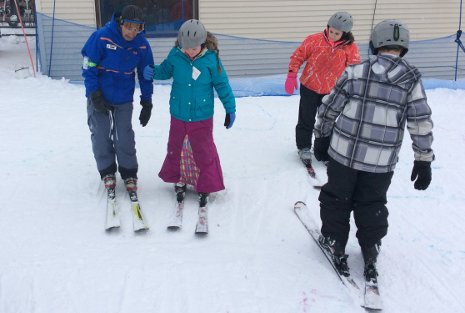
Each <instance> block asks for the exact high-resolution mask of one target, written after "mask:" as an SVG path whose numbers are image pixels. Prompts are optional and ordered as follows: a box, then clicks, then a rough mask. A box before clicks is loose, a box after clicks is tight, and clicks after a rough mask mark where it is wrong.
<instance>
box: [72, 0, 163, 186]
mask: <svg viewBox="0 0 465 313" xmlns="http://www.w3.org/2000/svg"><path fill="white" fill-rule="evenodd" d="M143 32H144V18H143V13H142V10H141V9H140V8H139V7H137V6H135V5H128V6H126V7H124V8H123V10H122V12H121V13H115V14H114V15H113V18H112V20H111V21H110V22H108V23H107V24H106V25H105V26H104V27H102V28H101V29H99V30H97V31H95V32H94V33H93V34H92V35H91V36H90V38H89V39H88V40H87V42H86V44H85V45H84V47H83V48H82V51H81V53H82V55H83V57H84V61H83V66H82V76H83V77H84V83H85V87H86V97H87V115H88V125H89V129H90V132H91V140H92V150H93V153H94V157H95V160H96V162H97V168H98V171H99V172H100V177H101V178H102V179H103V181H104V184H105V187H106V188H112V187H113V188H114V186H115V184H116V177H115V173H116V170H118V171H119V172H120V174H121V177H122V178H123V180H124V182H125V184H126V187H127V188H128V189H129V188H133V189H134V190H135V189H136V188H137V187H136V186H137V169H138V163H137V157H136V148H135V140H134V131H133V129H132V124H131V120H132V111H133V96H134V90H135V76H136V73H137V78H138V80H139V85H140V89H141V99H140V104H141V105H142V110H141V112H140V116H139V120H140V123H141V125H142V126H145V125H147V123H148V121H149V119H150V115H151V111H152V93H153V85H152V82H151V81H148V80H145V79H144V77H143V69H144V67H145V66H146V65H149V64H153V63H154V61H153V56H152V50H151V48H150V45H149V43H148V41H147V39H145V37H144V35H143ZM117 163H118V166H117Z"/></svg>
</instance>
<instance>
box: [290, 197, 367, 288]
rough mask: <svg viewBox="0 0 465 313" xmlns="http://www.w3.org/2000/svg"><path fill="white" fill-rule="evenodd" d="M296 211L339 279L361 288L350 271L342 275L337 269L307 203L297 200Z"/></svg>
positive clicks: (352, 286)
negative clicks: (324, 246)
mask: <svg viewBox="0 0 465 313" xmlns="http://www.w3.org/2000/svg"><path fill="white" fill-rule="evenodd" d="M294 213H295V214H296V215H297V217H298V218H299V220H300V222H301V223H302V224H303V225H304V227H305V229H306V230H307V231H308V233H309V234H310V236H311V237H312V239H313V240H314V241H315V243H316V244H317V245H318V247H319V248H320V250H321V251H322V252H323V254H324V255H325V257H326V259H327V260H328V261H329V263H330V264H331V266H332V268H333V269H334V271H335V272H336V274H337V276H338V277H339V279H340V280H341V282H342V283H343V284H344V285H345V286H347V287H349V288H355V289H356V290H360V287H359V286H358V284H357V283H356V282H355V281H354V279H353V278H352V277H351V276H350V273H348V274H349V275H348V276H344V275H342V274H341V273H340V272H339V270H338V269H337V267H336V265H335V264H334V262H333V260H332V257H331V255H330V254H329V253H328V252H327V251H326V249H325V248H323V247H322V246H321V245H320V242H319V240H318V238H319V237H320V231H319V230H318V228H317V227H316V226H315V225H314V223H313V222H312V219H311V217H310V215H309V212H308V208H307V205H306V204H305V203H304V202H302V201H297V202H296V203H295V204H294Z"/></svg>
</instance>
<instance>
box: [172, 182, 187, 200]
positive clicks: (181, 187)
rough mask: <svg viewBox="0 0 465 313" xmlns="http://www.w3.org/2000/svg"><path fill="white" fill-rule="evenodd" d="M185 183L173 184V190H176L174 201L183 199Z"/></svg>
mask: <svg viewBox="0 0 465 313" xmlns="http://www.w3.org/2000/svg"><path fill="white" fill-rule="evenodd" d="M186 189H187V185H186V184H183V183H177V184H175V185H174V191H175V192H176V201H177V202H178V203H181V202H183V201H184V197H185V196H186Z"/></svg>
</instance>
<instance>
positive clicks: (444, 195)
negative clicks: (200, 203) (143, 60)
mask: <svg viewBox="0 0 465 313" xmlns="http://www.w3.org/2000/svg"><path fill="white" fill-rule="evenodd" d="M30 40H31V39H30ZM29 45H30V46H31V47H34V45H35V43H34V42H33V41H32V42H29ZM28 66H29V67H30V68H31V66H30V64H29V58H28V56H27V53H26V48H25V42H24V39H23V38H21V37H15V36H9V37H6V36H5V37H3V38H1V39H0V82H1V83H0V96H1V104H0V118H1V120H0V145H1V149H0V177H1V179H2V184H1V186H2V187H1V189H0V196H1V200H2V203H1V204H0V312H2V313H32V312H34V313H50V312H59V313H81V312H82V313H102V312H119V313H149V312H150V313H153V312H161V313H165V312H166V313H197V312H198V313H200V312H202V313H259V312H260V313H298V312H308V313H310V312H324V313H331V312H334V313H336V312H338V313H339V312H346V313H350V312H363V311H364V309H363V308H361V307H360V303H361V302H360V299H359V298H357V297H353V296H351V295H350V294H349V293H348V292H347V289H346V288H345V287H344V286H343V285H342V284H341V282H340V281H339V279H338V277H337V276H336V275H335V274H334V272H333V270H332V268H331V267H330V265H329V263H328V262H327V261H326V259H325V258H324V256H323V255H322V254H321V252H320V250H319V248H318V247H317V246H316V245H315V243H314V242H313V241H312V240H311V238H310V236H309V235H308V233H307V232H306V231H305V229H304V228H303V227H302V225H301V224H300V222H299V220H298V219H297V218H296V216H295V215H294V213H293V210H292V208H293V204H294V203H295V202H296V201H298V200H303V201H305V202H306V203H307V204H308V206H309V207H310V209H311V215H312V216H313V217H314V218H315V220H316V222H317V223H319V204H318V200H317V198H318V191H317V190H314V189H313V188H311V184H312V180H311V179H310V178H309V177H308V175H307V173H306V171H305V168H304V167H303V165H301V163H300V162H299V160H298V157H297V153H296V152H297V151H296V148H295V140H294V127H295V123H296V121H297V113H298V102H299V97H298V96H291V97H286V96H276V97H242V98H238V99H237V119H236V123H235V125H234V127H233V128H231V129H230V130H226V129H225V128H224V127H223V125H222V124H223V121H224V110H223V108H222V105H221V103H220V102H219V101H218V100H217V103H216V104H217V105H216V111H215V130H214V135H215V141H216V145H217V148H218V151H219V155H220V159H221V165H222V167H223V172H224V179H225V185H226V190H225V191H222V192H219V193H217V194H215V195H212V198H211V204H210V214H209V220H210V233H209V235H208V236H207V237H205V238H198V237H196V236H195V235H194V228H195V222H196V215H197V196H196V194H195V193H194V192H193V191H191V192H188V194H187V199H186V203H185V213H184V224H183V228H182V230H181V231H179V232H168V231H167V230H166V226H167V223H168V221H169V216H170V213H171V210H174V207H175V197H174V189H173V186H172V185H170V184H166V183H164V182H162V181H161V180H160V179H159V178H158V176H157V173H158V171H159V169H160V167H161V165H162V162H163V159H164V157H165V149H166V143H167V138H168V130H169V119H170V116H169V111H168V100H169V92H170V86H169V85H156V86H155V94H154V97H153V102H154V109H153V112H152V119H151V120H150V122H149V124H148V125H147V127H145V128H143V127H141V126H140V125H139V123H138V115H139V112H140V106H139V105H138V104H137V105H135V111H134V116H133V126H134V130H135V132H136V144H137V146H136V147H137V155H138V159H139V199H140V203H141V207H142V209H143V210H144V211H145V216H146V218H147V219H148V222H149V224H150V231H148V232H146V233H143V234H136V233H134V232H133V231H132V222H131V213H130V201H129V198H128V196H127V195H126V192H125V190H124V186H123V184H122V182H121V180H118V185H117V190H116V191H117V198H118V205H119V208H120V210H121V213H122V228H121V230H120V231H119V232H114V233H107V232H105V231H104V224H105V193H104V188H103V186H102V183H101V182H100V179H99V175H98V172H97V169H96V166H95V161H94V159H93V155H92V151H91V143H90V133H89V129H88V127H87V117H86V105H85V97H84V87H83V85H82V84H72V83H70V82H68V81H67V80H65V79H62V80H53V79H50V78H48V77H46V76H41V75H37V77H35V78H34V77H32V76H31V75H23V74H24V73H21V72H22V71H16V70H18V69H20V68H22V67H28ZM15 71H16V72H15ZM24 76H29V77H27V78H23V77H24ZM264 80H266V78H264ZM138 95H139V91H138V90H137V95H136V98H138ZM427 95H428V101H429V103H430V106H431V107H432V110H433V120H434V123H435V127H434V137H435V140H434V144H433V148H434V150H435V155H436V161H434V162H433V165H432V167H433V181H432V183H431V185H430V187H429V188H428V189H427V190H426V191H417V190H415V189H414V188H413V183H412V182H411V181H410V172H411V169H412V165H413V151H412V149H411V140H410V138H409V136H408V135H406V136H405V141H404V145H403V148H402V152H401V155H400V162H399V163H398V166H397V168H396V171H395V175H394V178H393V182H392V185H391V188H390V190H389V193H388V201H389V202H388V208H389V211H390V216H389V222H390V228H389V233H388V235H387V236H386V237H385V239H384V240H383V245H382V251H381V254H380V256H379V262H378V268H379V272H380V276H379V286H380V292H381V295H382V298H383V303H384V310H383V312H392V313H398V312H422V313H423V312H464V311H465V299H464V297H463V295H464V294H465V283H464V282H463V277H464V276H463V275H464V273H465V239H464V231H463V221H464V220H465V193H464V191H463V188H464V186H465V183H464V177H465V166H464V165H463V164H464V155H465V129H464V116H465V102H464V99H465V91H464V90H461V89H457V90H453V89H445V88H443V89H429V90H427ZM316 171H317V175H318V176H319V177H320V180H321V181H324V178H325V170H324V166H322V165H319V164H317V165H316ZM354 233H355V226H354V225H353V227H352V230H351V237H350V240H349V244H348V246H347V253H348V254H349V256H350V257H349V266H350V267H351V269H352V272H353V274H354V276H355V278H356V280H357V281H358V282H359V283H360V284H361V282H362V278H361V276H362V271H363V270H362V257H361V254H360V250H359V247H358V243H357V241H356V238H355V234H354Z"/></svg>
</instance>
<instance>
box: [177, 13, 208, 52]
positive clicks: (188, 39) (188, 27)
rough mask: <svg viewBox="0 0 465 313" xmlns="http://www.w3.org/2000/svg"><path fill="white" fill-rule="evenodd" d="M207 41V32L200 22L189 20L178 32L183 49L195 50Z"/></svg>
mask: <svg viewBox="0 0 465 313" xmlns="http://www.w3.org/2000/svg"><path fill="white" fill-rule="evenodd" d="M205 40H207V31H206V30H205V27H204V26H203V24H202V23H201V22H200V21H199V20H194V19H191V20H188V21H185V22H184V24H182V25H181V28H179V32H178V42H179V44H180V45H181V47H182V48H187V49H188V48H194V47H197V46H200V45H201V44H203V43H204V42H205Z"/></svg>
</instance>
